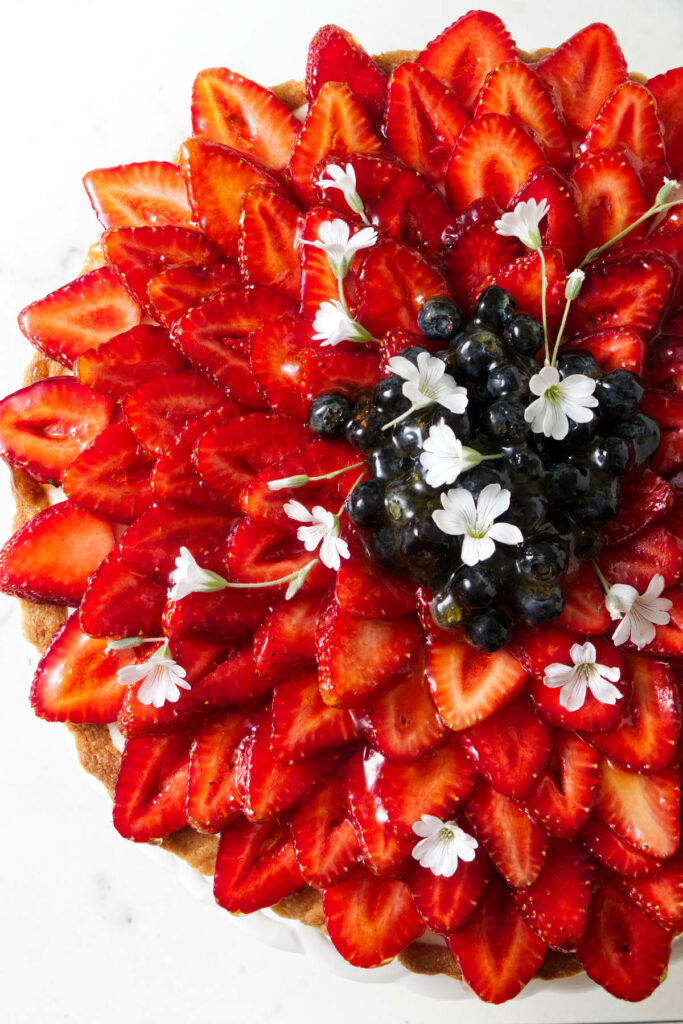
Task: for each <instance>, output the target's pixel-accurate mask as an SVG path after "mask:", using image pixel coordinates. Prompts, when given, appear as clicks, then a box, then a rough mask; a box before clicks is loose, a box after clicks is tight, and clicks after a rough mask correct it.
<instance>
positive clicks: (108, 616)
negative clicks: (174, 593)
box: [80, 548, 166, 640]
mask: <svg viewBox="0 0 683 1024" xmlns="http://www.w3.org/2000/svg"><path fill="white" fill-rule="evenodd" d="M165 601H166V591H165V589H164V588H163V587H160V586H158V585H157V584H156V583H154V582H153V581H152V580H150V579H147V577H146V576H141V575H140V574H139V573H136V572H133V570H132V569H130V568H129V567H128V566H127V565H126V564H125V562H124V561H123V560H122V558H121V556H120V555H119V553H118V550H117V548H114V549H113V550H112V551H111V552H110V553H109V554H108V555H107V557H106V558H105V559H104V560H102V559H100V563H99V568H98V569H97V570H96V571H95V572H94V573H93V574H92V576H91V577H90V579H89V580H88V586H87V588H86V590H85V593H84V594H83V600H82V602H81V610H80V615H81V629H82V630H83V632H84V633H87V634H88V636H92V637H109V639H112V640H119V639H122V638H123V637H132V636H159V634H160V631H161V615H162V612H163V609H164V603H165Z"/></svg>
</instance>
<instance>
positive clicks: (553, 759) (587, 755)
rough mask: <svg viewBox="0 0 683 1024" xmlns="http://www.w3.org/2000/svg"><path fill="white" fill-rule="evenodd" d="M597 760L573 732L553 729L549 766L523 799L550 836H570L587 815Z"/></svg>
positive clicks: (592, 799)
mask: <svg viewBox="0 0 683 1024" xmlns="http://www.w3.org/2000/svg"><path fill="white" fill-rule="evenodd" d="M599 760H600V755H599V754H598V753H597V752H596V751H595V750H594V749H593V748H592V747H590V746H589V745H588V743H586V742H585V740H582V739H581V737H580V736H577V734H576V733H574V732H565V731H564V730H560V729H556V730H554V732H553V747H552V750H551V753H550V760H549V762H548V765H547V767H546V768H545V769H544V770H543V771H542V772H541V774H540V776H539V778H538V782H537V783H536V786H535V788H534V789H533V790H532V791H531V793H529V795H528V796H527V797H526V799H525V800H524V806H525V807H526V809H527V810H528V811H529V813H530V814H531V815H532V817H533V818H534V819H535V820H536V821H538V822H539V823H540V824H541V825H543V827H544V829H545V830H546V832H548V833H549V834H550V835H551V836H557V837H558V838H560V839H571V838H572V837H573V836H575V835H576V833H577V832H578V831H579V829H580V828H581V827H582V825H583V824H584V822H585V821H586V819H587V818H588V815H589V814H590V812H591V809H592V808H593V805H594V804H595V800H596V798H597V792H598V765H599Z"/></svg>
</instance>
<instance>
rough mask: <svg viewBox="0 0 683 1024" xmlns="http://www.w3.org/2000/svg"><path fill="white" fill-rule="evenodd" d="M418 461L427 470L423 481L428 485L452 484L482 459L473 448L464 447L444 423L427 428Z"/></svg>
mask: <svg viewBox="0 0 683 1024" xmlns="http://www.w3.org/2000/svg"><path fill="white" fill-rule="evenodd" d="M422 448H423V451H422V454H421V455H420V462H421V463H422V465H423V466H424V468H425V469H426V470H427V472H426V473H425V481H426V482H427V483H428V484H429V486H430V487H443V485H444V484H453V483H455V481H456V480H457V479H458V477H459V476H460V474H461V473H465V472H466V471H467V470H468V469H473V468H474V467H475V466H478V465H479V463H480V462H481V460H482V457H481V455H480V454H479V452H477V451H475V450H474V448H465V447H463V444H462V442H461V441H459V440H458V438H457V437H456V436H455V434H454V432H453V430H452V428H451V427H449V426H448V425H447V424H446V423H437V424H436V425H434V426H432V427H430V428H429V436H428V437H426V438H425V441H424V444H423V445H422Z"/></svg>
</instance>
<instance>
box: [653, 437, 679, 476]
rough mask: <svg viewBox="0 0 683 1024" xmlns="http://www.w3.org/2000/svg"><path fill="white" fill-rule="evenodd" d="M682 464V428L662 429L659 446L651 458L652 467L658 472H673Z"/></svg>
mask: <svg viewBox="0 0 683 1024" xmlns="http://www.w3.org/2000/svg"><path fill="white" fill-rule="evenodd" d="M682 465H683V428H681V427H679V428H678V429H677V430H662V437H661V441H660V442H659V448H658V449H657V451H656V452H655V454H654V456H653V458H652V467H653V469H655V470H656V471H657V472H658V473H673V472H674V471H675V470H678V469H680V467H681V466H682Z"/></svg>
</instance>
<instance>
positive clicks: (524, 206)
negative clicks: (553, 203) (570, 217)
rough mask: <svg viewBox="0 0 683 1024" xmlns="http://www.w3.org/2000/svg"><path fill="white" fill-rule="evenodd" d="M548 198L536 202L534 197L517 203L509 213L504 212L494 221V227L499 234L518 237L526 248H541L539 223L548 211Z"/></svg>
mask: <svg viewBox="0 0 683 1024" xmlns="http://www.w3.org/2000/svg"><path fill="white" fill-rule="evenodd" d="M548 209H549V207H548V200H547V199H541V201H540V203H537V202H536V200H535V199H529V200H527V202H521V203H517V205H516V206H515V208H514V210H513V211H512V212H511V213H504V214H503V216H502V217H501V218H500V220H497V221H496V222H495V228H496V231H497V232H498V234H499V235H509V236H511V237H512V238H518V239H519V240H520V242H523V243H524V245H525V246H526V247H527V249H540V248H541V232H540V230H539V224H540V223H541V221H542V220H543V218H544V217H545V215H546V213H547V212H548Z"/></svg>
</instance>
